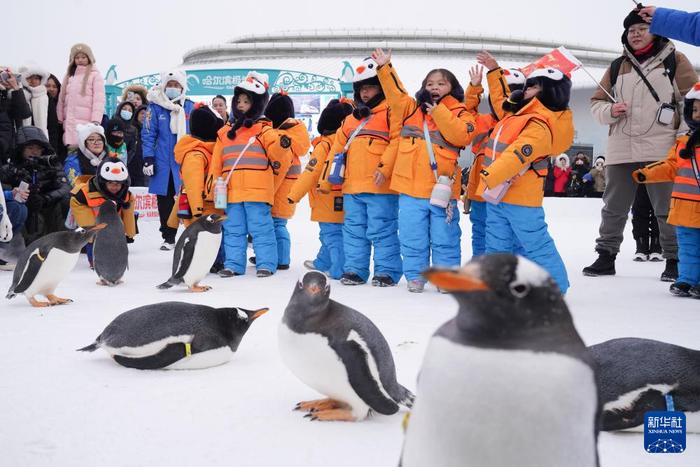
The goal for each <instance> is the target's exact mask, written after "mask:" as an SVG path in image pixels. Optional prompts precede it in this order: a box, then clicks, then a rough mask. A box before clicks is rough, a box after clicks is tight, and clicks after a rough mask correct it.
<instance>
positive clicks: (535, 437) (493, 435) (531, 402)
mask: <svg viewBox="0 0 700 467" xmlns="http://www.w3.org/2000/svg"><path fill="white" fill-rule="evenodd" d="M424 276H425V277H426V279H428V280H429V281H430V282H432V283H433V284H435V285H437V286H438V287H440V288H441V289H442V290H446V291H448V292H449V293H450V294H452V295H453V296H454V297H455V299H456V300H457V302H458V304H459V310H458V313H457V316H456V317H455V318H454V319H452V320H450V321H448V322H447V323H445V324H444V325H443V326H442V327H440V328H439V329H438V331H437V332H436V333H435V335H434V336H433V337H432V339H431V341H430V344H429V346H428V349H427V351H426V354H425V359H424V361H423V365H422V367H421V370H420V377H419V381H418V390H417V391H416V404H415V406H414V408H413V410H412V411H411V417H410V421H409V423H408V426H407V429H406V437H405V441H404V447H403V454H402V459H401V465H402V466H403V467H415V466H420V467H425V466H429V465H436V466H438V465H439V466H441V467H451V466H454V467H457V466H460V467H461V466H478V467H495V466H499V467H500V466H518V467H562V466H577V467H591V466H597V465H598V454H597V447H596V444H597V436H598V417H599V413H600V410H599V404H598V399H597V390H596V375H595V371H594V367H593V365H592V361H591V358H590V356H589V355H588V352H587V350H586V347H585V346H584V344H583V341H582V340H581V338H580V337H579V335H578V333H577V332H576V329H575V328H574V325H573V322H572V319H571V315H570V314H569V310H568V309H567V306H566V304H565V303H564V300H563V299H562V295H561V293H560V292H559V289H558V287H557V286H556V284H555V283H554V281H553V280H552V279H551V277H549V275H548V274H547V273H546V272H545V271H544V270H543V269H542V268H540V267H539V266H537V265H535V264H534V263H532V262H530V261H529V260H527V259H525V258H521V257H516V256H513V255H509V254H494V255H488V256H482V257H479V258H477V259H475V260H473V261H471V262H470V263H468V264H467V265H466V266H464V267H463V268H461V269H445V270H441V269H431V270H429V271H427V272H426V273H425V274H424Z"/></svg>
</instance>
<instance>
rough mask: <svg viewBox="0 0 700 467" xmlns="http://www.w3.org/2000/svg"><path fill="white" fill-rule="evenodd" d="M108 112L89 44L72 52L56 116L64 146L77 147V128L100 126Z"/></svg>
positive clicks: (103, 90) (101, 80)
mask: <svg viewBox="0 0 700 467" xmlns="http://www.w3.org/2000/svg"><path fill="white" fill-rule="evenodd" d="M104 111H105V84H104V80H103V79H102V76H101V75H100V72H99V70H98V69H97V68H96V67H95V56H94V55H93V53H92V49H90V47H89V46H88V45H86V44H75V45H74V46H73V47H71V49H70V60H69V65H68V72H67V73H66V76H65V77H64V78H63V85H62V86H61V93H60V95H59V96H58V106H57V108H56V113H57V115H58V120H59V122H63V128H64V133H63V143H64V144H65V145H66V146H74V147H77V146H78V132H77V130H76V126H77V125H78V124H81V123H90V122H93V123H95V124H96V125H99V124H100V122H101V121H102V114H104Z"/></svg>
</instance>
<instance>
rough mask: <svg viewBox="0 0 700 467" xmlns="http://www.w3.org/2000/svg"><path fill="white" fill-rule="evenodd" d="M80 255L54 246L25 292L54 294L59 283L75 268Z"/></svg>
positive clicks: (29, 293)
mask: <svg viewBox="0 0 700 467" xmlns="http://www.w3.org/2000/svg"><path fill="white" fill-rule="evenodd" d="M79 256H80V255H79V254H78V253H68V252H66V251H63V250H60V249H58V248H52V249H51V250H50V251H49V254H48V255H46V259H45V260H44V262H43V263H42V264H41V267H40V268H39V272H38V273H37V275H36V277H35V278H34V280H33V281H32V283H31V285H30V286H29V287H27V290H26V291H25V292H24V294H25V295H26V296H28V297H33V296H34V295H36V294H41V295H47V294H53V293H54V291H55V290H56V287H57V286H58V284H59V283H60V282H61V281H62V280H63V279H64V278H65V277H66V276H67V275H68V273H70V272H71V271H72V270H73V268H74V267H75V265H76V263H77V262H78V257H79Z"/></svg>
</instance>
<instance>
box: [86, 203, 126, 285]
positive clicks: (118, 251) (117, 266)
mask: <svg viewBox="0 0 700 467" xmlns="http://www.w3.org/2000/svg"><path fill="white" fill-rule="evenodd" d="M96 220H97V223H98V224H106V225H107V227H105V228H104V229H103V230H102V231H100V233H98V234H97V235H96V236H95V242H94V245H93V250H92V251H93V253H92V254H93V258H94V259H93V264H94V266H95V272H96V273H97V277H99V278H100V280H99V282H97V283H98V284H99V285H108V286H115V285H117V284H120V283H121V282H122V280H121V279H122V277H123V276H124V272H125V271H126V269H127V268H128V267H129V248H128V247H127V245H126V234H125V233H124V223H123V222H122V219H121V217H120V216H119V214H118V213H117V206H116V204H115V203H114V202H113V201H111V200H107V201H105V202H104V203H102V205H101V206H100V208H99V212H98V214H97V219H96Z"/></svg>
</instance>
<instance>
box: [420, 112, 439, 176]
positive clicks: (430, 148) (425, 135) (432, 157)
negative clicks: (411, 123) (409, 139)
mask: <svg viewBox="0 0 700 467" xmlns="http://www.w3.org/2000/svg"><path fill="white" fill-rule="evenodd" d="M423 138H424V139H425V145H426V146H427V148H428V157H430V168H431V169H433V175H434V176H435V181H436V182H437V181H438V173H437V167H438V166H437V161H436V160H435V153H434V152H433V142H432V141H431V140H430V131H429V130H428V120H427V119H426V118H423Z"/></svg>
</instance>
